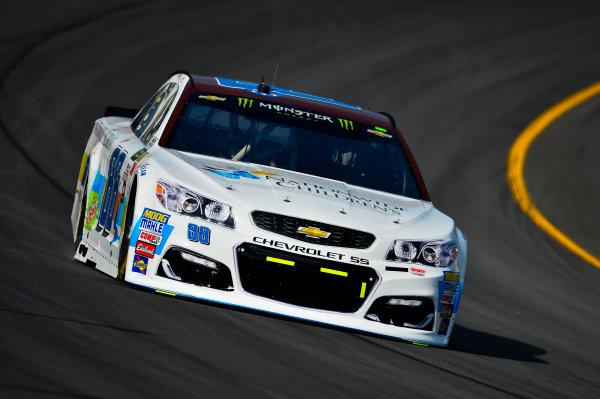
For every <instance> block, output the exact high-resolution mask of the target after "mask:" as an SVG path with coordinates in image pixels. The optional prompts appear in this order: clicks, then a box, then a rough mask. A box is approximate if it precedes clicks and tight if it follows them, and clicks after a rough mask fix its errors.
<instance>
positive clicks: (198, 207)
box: [156, 179, 235, 228]
mask: <svg viewBox="0 0 600 399" xmlns="http://www.w3.org/2000/svg"><path fill="white" fill-rule="evenodd" d="M156 198H157V199H158V201H159V202H160V203H161V204H162V206H163V207H165V209H167V210H169V211H172V212H177V213H180V214H182V215H187V216H192V217H197V218H201V219H204V220H207V221H209V222H212V223H215V224H219V225H221V226H225V227H229V228H235V221H234V215H233V210H232V208H231V206H229V205H227V204H225V203H223V202H220V201H216V200H213V199H211V198H208V197H205V196H203V195H200V194H198V193H196V192H195V191H192V190H190V189H188V188H187V187H184V186H181V185H179V184H176V183H173V182H169V181H167V180H165V179H159V180H158V182H157V183H156Z"/></svg>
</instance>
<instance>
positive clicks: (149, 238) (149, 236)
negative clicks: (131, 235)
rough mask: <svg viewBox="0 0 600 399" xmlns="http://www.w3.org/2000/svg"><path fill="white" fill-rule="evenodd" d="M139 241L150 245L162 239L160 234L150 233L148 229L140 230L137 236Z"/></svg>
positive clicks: (157, 243) (158, 242)
mask: <svg viewBox="0 0 600 399" xmlns="http://www.w3.org/2000/svg"><path fill="white" fill-rule="evenodd" d="M138 240H139V241H144V242H147V243H149V244H152V245H160V242H161V241H162V236H159V235H157V234H154V233H150V232H149V231H143V230H142V231H140V235H139V237H138Z"/></svg>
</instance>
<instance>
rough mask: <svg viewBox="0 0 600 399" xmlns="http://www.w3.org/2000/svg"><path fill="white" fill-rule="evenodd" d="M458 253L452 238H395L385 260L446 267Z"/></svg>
mask: <svg viewBox="0 0 600 399" xmlns="http://www.w3.org/2000/svg"><path fill="white" fill-rule="evenodd" d="M457 255H458V247H457V246H456V243H455V242H454V241H450V240H444V241H442V240H440V241H410V240H395V241H394V243H393V244H392V246H391V247H390V249H389V250H388V253H387V255H386V257H385V260H388V261H393V262H410V263H416V264H421V265H424V266H432V267H440V268H446V267H449V266H450V265H452V263H454V261H455V260H456V258H457Z"/></svg>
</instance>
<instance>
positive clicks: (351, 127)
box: [337, 118, 354, 130]
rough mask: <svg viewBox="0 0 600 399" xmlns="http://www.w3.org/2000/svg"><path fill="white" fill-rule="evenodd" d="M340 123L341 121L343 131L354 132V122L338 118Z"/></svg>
mask: <svg viewBox="0 0 600 399" xmlns="http://www.w3.org/2000/svg"><path fill="white" fill-rule="evenodd" d="M337 119H338V121H340V125H341V126H342V129H344V130H354V124H353V123H352V121H349V120H348V119H342V118H337Z"/></svg>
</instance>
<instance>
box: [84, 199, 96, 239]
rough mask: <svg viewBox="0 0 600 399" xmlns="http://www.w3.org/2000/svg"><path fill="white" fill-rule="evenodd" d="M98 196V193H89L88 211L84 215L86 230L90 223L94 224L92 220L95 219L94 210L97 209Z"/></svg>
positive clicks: (90, 225) (90, 227) (90, 226)
mask: <svg viewBox="0 0 600 399" xmlns="http://www.w3.org/2000/svg"><path fill="white" fill-rule="evenodd" d="M93 194H95V195H93ZM98 198H99V196H98V193H94V192H92V193H90V202H89V205H88V209H89V212H88V214H87V216H86V217H85V226H86V228H87V229H88V230H91V229H92V225H93V224H94V223H93V222H94V221H95V220H96V212H97V211H98ZM88 226H89V228H88Z"/></svg>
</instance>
